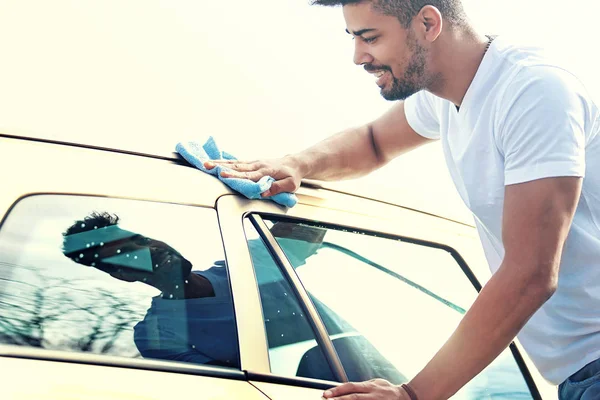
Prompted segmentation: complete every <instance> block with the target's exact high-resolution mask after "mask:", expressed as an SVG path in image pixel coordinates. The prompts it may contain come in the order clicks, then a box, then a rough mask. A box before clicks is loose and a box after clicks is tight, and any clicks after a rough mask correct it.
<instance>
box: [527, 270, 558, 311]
mask: <svg viewBox="0 0 600 400" xmlns="http://www.w3.org/2000/svg"><path fill="white" fill-rule="evenodd" d="M557 289H558V268H548V267H544V268H539V269H538V272H537V273H535V274H533V275H532V276H531V277H530V279H529V282H528V285H527V292H528V294H529V295H530V296H532V297H533V298H534V300H535V301H536V302H539V304H540V306H541V305H542V304H544V303H545V302H547V301H548V300H550V298H551V297H552V296H553V295H554V293H556V290H557Z"/></svg>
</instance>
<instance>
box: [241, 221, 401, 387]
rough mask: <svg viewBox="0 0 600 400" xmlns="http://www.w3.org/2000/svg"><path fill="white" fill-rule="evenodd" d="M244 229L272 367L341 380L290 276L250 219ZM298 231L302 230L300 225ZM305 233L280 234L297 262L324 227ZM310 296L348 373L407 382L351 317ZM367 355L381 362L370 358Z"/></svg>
mask: <svg viewBox="0 0 600 400" xmlns="http://www.w3.org/2000/svg"><path fill="white" fill-rule="evenodd" d="M290 227H291V226H290V224H285V223H279V224H275V226H274V227H273V230H274V231H281V232H284V231H286V230H287V229H288V228H290ZM245 229H246V234H247V236H248V238H249V241H248V246H249V249H250V254H251V256H252V262H253V264H254V269H255V273H256V277H257V281H258V285H259V291H260V296H261V302H262V308H263V315H264V320H265V328H266V333H267V339H268V344H269V358H270V363H271V372H273V373H275V374H278V375H284V376H299V377H305V378H314V379H323V380H329V381H335V380H337V379H336V377H335V376H334V374H333V372H332V371H331V369H330V367H329V364H328V362H327V360H326V358H325V356H324V354H323V352H322V349H321V347H320V346H318V345H317V342H316V340H315V335H314V332H313V331H312V328H311V326H310V324H309V322H308V320H307V318H306V316H305V315H304V311H303V309H302V307H301V306H300V302H299V300H298V299H297V298H296V296H295V295H294V292H293V291H292V288H291V287H290V284H289V282H287V280H286V279H285V278H284V275H283V274H282V272H281V270H280V269H279V267H278V265H277V264H276V263H275V261H274V260H273V257H272V256H271V254H270V253H269V251H268V250H267V248H266V246H265V244H264V243H263V241H262V240H261V239H260V238H259V237H258V233H257V232H256V230H255V229H254V227H253V226H252V225H251V224H250V223H249V222H248V221H246V225H245ZM295 233H296V234H298V235H299V234H300V230H299V229H296V230H295ZM302 233H303V234H304V236H303V237H304V239H305V240H304V241H298V240H295V239H289V240H288V239H285V238H282V239H281V240H283V241H284V242H286V244H287V245H288V246H287V249H288V250H289V251H288V253H287V255H288V258H289V260H290V263H291V265H292V267H293V268H299V267H302V266H303V265H305V263H306V262H307V260H308V259H310V257H311V256H313V255H314V254H315V253H316V251H317V249H318V247H319V245H320V243H321V241H322V240H323V236H324V233H325V231H324V230H320V229H312V230H311V229H306V230H304V231H303V232H302ZM309 296H310V299H311V301H312V303H313V304H314V306H315V308H316V309H317V311H318V312H319V315H320V317H321V320H322V321H323V323H324V325H325V327H326V328H327V331H328V332H329V333H330V334H331V335H332V337H333V338H334V340H333V344H334V347H335V349H336V351H337V353H338V356H339V357H340V360H341V361H342V364H343V365H344V367H345V370H346V374H347V376H348V379H350V380H352V381H359V380H367V379H371V378H372V377H375V376H378V377H383V378H385V379H388V380H389V381H391V382H395V383H401V382H406V378H405V377H404V376H403V375H402V374H401V373H399V372H398V371H397V370H396V368H394V366H393V365H391V364H390V363H389V362H388V361H387V360H386V359H385V358H384V357H383V356H382V355H381V354H380V353H379V352H378V351H377V350H376V349H375V348H374V347H373V346H372V345H371V344H370V343H368V342H367V341H365V340H362V337H360V336H358V335H356V334H355V333H356V332H355V329H354V328H353V327H352V326H351V325H350V324H349V323H348V322H347V321H346V320H344V319H343V318H342V317H340V315H339V314H337V313H336V312H334V311H332V310H331V309H330V308H329V307H328V306H327V305H326V304H325V303H323V302H322V301H321V300H320V299H319V298H318V297H315V296H312V295H310V294H309ZM367 360H371V361H373V360H377V362H376V363H373V362H371V363H369V362H367Z"/></svg>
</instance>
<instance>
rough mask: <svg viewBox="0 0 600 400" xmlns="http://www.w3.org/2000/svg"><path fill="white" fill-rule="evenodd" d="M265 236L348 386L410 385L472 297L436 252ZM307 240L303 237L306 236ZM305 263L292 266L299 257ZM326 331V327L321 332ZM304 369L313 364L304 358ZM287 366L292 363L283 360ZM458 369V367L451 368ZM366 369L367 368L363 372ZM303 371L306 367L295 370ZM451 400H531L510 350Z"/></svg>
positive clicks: (287, 225)
mask: <svg viewBox="0 0 600 400" xmlns="http://www.w3.org/2000/svg"><path fill="white" fill-rule="evenodd" d="M267 225H268V226H270V227H271V228H270V229H271V233H273V235H274V236H275V238H276V239H277V242H278V243H279V245H280V247H281V248H282V250H283V251H284V253H285V254H286V256H287V257H288V260H289V261H290V263H292V265H293V266H294V268H295V271H296V273H297V275H298V277H299V278H300V280H301V282H302V284H303V286H304V287H305V289H306V290H307V291H308V292H309V293H310V295H311V297H312V298H313V299H314V300H313V301H317V302H319V303H321V304H323V307H322V308H321V310H319V313H323V310H326V312H327V313H329V315H328V316H326V318H331V316H332V315H335V318H337V319H341V320H343V321H344V322H345V324H344V326H343V327H342V328H341V329H342V332H339V331H336V332H331V331H329V332H328V333H329V335H330V338H331V340H332V342H333V344H334V346H335V348H336V350H337V351H338V354H339V355H340V361H341V362H342V365H343V366H344V369H345V370H346V373H347V375H348V378H349V379H350V380H352V381H356V380H368V379H372V378H378V377H380V378H385V379H388V380H390V381H392V382H394V383H399V382H402V381H407V380H409V379H411V378H412V377H414V376H415V375H416V374H417V373H418V372H419V371H420V370H421V369H422V368H423V367H424V366H425V365H426V363H427V362H428V361H429V360H430V359H431V358H432V357H433V356H434V355H435V353H436V352H437V351H438V350H439V348H440V347H441V346H442V345H443V344H444V343H445V341H446V340H447V339H448V338H449V337H450V335H451V334H452V332H453V331H454V329H455V328H456V327H457V325H458V323H459V322H460V320H461V318H462V317H463V315H464V313H465V312H466V310H467V309H468V308H469V306H470V305H471V304H472V302H473V301H474V299H475V297H476V295H477V292H476V290H475V289H474V287H473V285H472V284H471V282H470V281H469V280H468V278H467V276H466V275H465V273H464V272H463V271H462V269H461V268H460V265H459V264H458V263H457V261H456V260H455V258H454V257H453V256H452V254H451V253H450V252H449V251H447V250H445V249H440V248H435V247H432V246H426V245H420V244H416V243H412V242H409V241H405V240H400V239H390V238H385V237H377V236H374V235H369V234H365V233H362V232H351V231H348V230H344V229H336V228H332V227H327V228H325V227H322V228H320V230H321V234H320V235H314V234H310V231H311V230H314V229H315V228H318V227H314V226H310V225H307V224H302V223H295V222H285V221H277V220H272V221H268V224H267ZM307 232H309V233H307ZM308 247H310V248H311V255H310V256H309V257H307V258H305V259H304V260H303V262H302V263H301V264H298V263H297V262H295V261H294V260H295V259H296V258H297V256H296V254H297V252H298V251H299V249H305V248H308ZM328 330H329V327H328ZM307 354H308V356H309V358H310V359H303V360H302V362H303V363H304V364H310V361H311V359H317V357H314V358H313V356H312V355H311V354H310V352H308V353H307ZM290 362H295V360H290ZM457 362H460V360H457ZM366 366H368V367H366ZM301 367H302V368H304V369H305V370H310V365H304V366H301ZM454 398H457V399H480V398H494V399H508V398H510V399H515V398H523V399H527V398H531V394H530V392H529V389H528V387H527V384H526V382H525V379H524V377H523V375H522V373H521V372H520V369H519V368H518V365H517V363H516V361H515V359H514V358H513V356H512V353H511V352H510V350H507V351H505V352H504V353H502V355H501V356H500V357H499V358H498V359H497V360H496V361H495V362H494V363H493V364H491V365H490V366H489V367H488V368H487V369H485V370H484V371H483V372H482V373H481V374H480V375H479V376H478V377H476V378H475V379H474V380H473V381H471V382H470V383H469V384H468V385H467V386H465V387H464V388H463V389H462V390H461V391H460V392H459V393H457V394H456V396H455V397H454Z"/></svg>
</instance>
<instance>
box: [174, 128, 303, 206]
mask: <svg viewBox="0 0 600 400" xmlns="http://www.w3.org/2000/svg"><path fill="white" fill-rule="evenodd" d="M175 150H176V151H177V153H179V154H180V155H181V156H182V157H183V158H184V159H185V160H186V161H187V162H189V163H190V164H192V165H193V166H195V167H196V168H198V169H199V170H201V171H203V172H206V173H207V174H211V175H215V176H216V177H217V178H219V180H221V181H222V182H223V183H225V184H226V185H227V186H229V187H230V188H232V189H233V190H235V191H237V192H239V193H241V194H243V195H244V196H246V197H247V198H249V199H263V200H265V199H268V200H273V201H274V202H276V203H278V204H281V205H283V206H286V207H294V206H295V205H296V203H297V202H298V198H297V197H296V195H295V194H293V193H278V194H276V195H275V196H269V197H266V198H265V197H261V196H260V194H261V193H263V192H265V191H266V190H269V189H270V188H271V184H273V182H275V179H274V178H272V177H270V176H263V177H262V178H261V179H260V180H259V181H258V182H253V181H251V180H250V179H240V178H224V177H222V176H221V171H223V170H228V168H227V167H225V166H222V165H217V166H216V167H215V168H213V169H206V168H205V167H204V162H206V161H210V160H236V158H235V157H234V156H232V155H231V154H228V153H226V152H224V151H223V152H222V151H220V150H219V148H218V147H217V143H216V142H215V140H214V139H213V137H212V136H211V137H209V138H208V140H207V141H206V143H204V145H202V146H201V145H200V144H199V143H197V142H181V143H178V144H177V146H176V147H175Z"/></svg>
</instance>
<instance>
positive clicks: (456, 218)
mask: <svg viewBox="0 0 600 400" xmlns="http://www.w3.org/2000/svg"><path fill="white" fill-rule="evenodd" d="M2 138H6V139H15V140H18V141H27V142H34V143H40V144H41V143H46V144H53V145H59V146H66V147H71V148H79V149H88V150H97V151H101V152H110V153H113V154H123V155H133V156H140V157H144V158H145V159H154V160H163V161H167V162H170V163H172V164H175V165H178V166H185V167H190V168H194V167H193V166H192V165H191V164H189V163H188V162H187V161H186V160H185V159H184V158H183V157H182V156H181V155H179V154H178V153H176V152H164V153H162V154H156V153H154V154H151V153H143V152H136V151H133V150H130V149H121V148H115V147H103V146H97V145H93V144H87V143H76V142H68V141H59V140H54V139H48V138H41V137H33V136H21V135H11V134H5V133H0V139H2ZM196 176H197V175H196ZM202 186H203V187H202V189H203V191H204V192H205V193H206V192H209V193H210V196H214V197H215V198H218V197H220V196H222V195H226V194H233V193H234V192H233V191H232V190H231V189H229V188H228V187H227V186H226V185H224V184H222V183H220V182H218V181H217V180H215V179H210V180H207V181H206V182H203V185H202ZM316 191H327V192H334V193H338V194H341V195H348V196H352V197H355V198H362V199H366V200H370V201H375V202H378V203H383V204H387V205H392V206H398V207H402V208H405V209H410V210H413V211H416V212H420V213H424V214H428V215H432V216H436V217H439V218H442V219H445V220H449V221H453V222H457V223H460V224H462V225H468V226H473V222H472V220H470V218H468V217H463V216H462V215H461V214H460V213H458V214H457V213H453V212H446V210H445V209H444V208H443V207H436V206H435V205H436V202H431V201H427V202H426V201H421V200H423V199H424V197H421V198H420V197H419V195H418V194H417V195H415V193H418V192H419V191H418V190H415V191H411V193H410V194H405V195H403V194H404V193H401V194H400V195H398V193H394V196H385V195H382V193H383V194H385V191H379V192H374V191H371V190H364V189H363V188H361V186H360V185H338V184H337V183H336V182H324V181H316V180H310V179H305V180H303V181H302V184H301V188H300V189H299V192H298V193H299V194H304V195H307V196H309V197H312V196H315V195H316Z"/></svg>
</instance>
